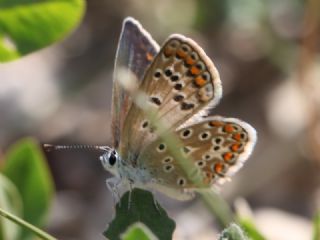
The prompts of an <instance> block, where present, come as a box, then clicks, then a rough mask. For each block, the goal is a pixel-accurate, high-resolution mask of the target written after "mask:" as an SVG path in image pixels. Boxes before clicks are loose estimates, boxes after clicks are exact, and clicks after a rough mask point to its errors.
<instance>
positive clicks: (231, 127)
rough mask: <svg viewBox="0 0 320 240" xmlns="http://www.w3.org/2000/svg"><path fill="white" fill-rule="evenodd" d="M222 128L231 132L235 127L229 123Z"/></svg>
mask: <svg viewBox="0 0 320 240" xmlns="http://www.w3.org/2000/svg"><path fill="white" fill-rule="evenodd" d="M223 130H224V131H225V132H227V133H232V132H233V131H234V130H235V129H234V127H233V126H232V125H231V124H226V125H225V126H224V128H223Z"/></svg>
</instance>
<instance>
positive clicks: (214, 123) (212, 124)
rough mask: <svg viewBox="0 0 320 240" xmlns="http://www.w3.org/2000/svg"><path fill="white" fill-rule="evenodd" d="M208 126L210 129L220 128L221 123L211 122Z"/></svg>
mask: <svg viewBox="0 0 320 240" xmlns="http://www.w3.org/2000/svg"><path fill="white" fill-rule="evenodd" d="M209 125H210V126H211V127H221V126H222V125H223V123H222V122H219V121H211V122H209Z"/></svg>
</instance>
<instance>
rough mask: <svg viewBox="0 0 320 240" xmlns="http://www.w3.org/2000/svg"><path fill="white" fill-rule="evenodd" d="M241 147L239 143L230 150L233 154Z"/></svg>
mask: <svg viewBox="0 0 320 240" xmlns="http://www.w3.org/2000/svg"><path fill="white" fill-rule="evenodd" d="M241 146H242V145H241V144H240V143H235V144H232V146H231V150H232V151H233V152H238V151H239V150H240V148H241Z"/></svg>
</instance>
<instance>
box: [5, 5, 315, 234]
mask: <svg viewBox="0 0 320 240" xmlns="http://www.w3.org/2000/svg"><path fill="white" fill-rule="evenodd" d="M127 16H132V17H135V18H136V19H137V20H139V21H140V22H141V24H142V25H143V26H144V28H145V29H146V30H147V31H148V32H150V34H151V35H152V36H153V37H154V39H155V40H156V41H157V42H158V43H159V44H160V45H161V44H162V42H163V41H164V40H165V39H166V38H167V37H168V35H170V34H172V33H180V34H184V35H186V36H188V37H191V38H193V39H194V40H195V41H196V42H198V43H199V45H200V46H202V47H203V48H204V50H205V51H206V53H207V54H208V56H209V57H210V58H211V59H212V60H213V62H214V63H215V65H216V66H217V68H218V70H219V72H220V75H221V79H222V84H223V91H224V96H223V98H222V100H221V102H220V104H219V105H218V106H217V107H216V108H215V109H213V110H212V114H213V115H222V116H226V117H236V118H240V119H242V120H244V121H246V122H248V123H250V124H251V125H252V126H254V127H255V128H256V129H257V132H258V142H257V145H256V148H255V150H254V152H253V155H252V156H251V157H250V159H249V160H248V161H247V163H246V164H245V166H244V167H243V168H242V169H241V170H240V172H239V173H237V174H236V176H235V177H234V178H233V180H232V181H231V182H229V183H226V184H225V185H223V186H222V187H220V188H219V189H218V191H219V192H220V193H221V194H222V196H223V197H224V198H225V199H226V200H227V201H228V202H229V203H230V204H231V205H234V204H235V203H236V204H235V207H236V209H240V210H241V211H242V212H244V213H243V214H249V215H251V216H252V217H253V218H254V220H255V222H256V224H257V226H258V228H259V230H261V232H262V233H263V234H264V235H265V236H266V237H267V238H268V239H273V240H278V239H279V240H280V239H291V240H295V239H297V240H298V239H299V240H302V239H311V235H312V234H311V232H312V226H311V225H312V223H311V218H312V217H313V216H314V214H315V211H316V209H317V208H319V205H320V189H319V187H320V184H319V183H320V181H319V180H320V174H319V168H320V55H319V53H320V35H319V33H320V31H319V30H320V27H319V23H320V2H319V1H317V0H309V1H303V0H282V1H276V0H261V1H255V0H225V1H219V0H201V1H196V0H176V1H169V0H162V1H154V0H152V1H151V0H140V1H129V0H118V1H111V0H87V11H86V15H85V17H84V19H83V21H82V23H81V25H80V26H79V27H78V28H77V29H76V30H75V31H74V32H73V33H72V34H71V35H70V36H69V37H68V38H67V39H65V40H64V41H62V42H60V43H58V44H55V45H54V46H51V47H49V48H46V49H44V50H41V51H39V52H36V53H34V54H31V55H29V56H27V57H24V58H23V59H21V60H18V61H14V62H12V63H7V64H2V65H0V79H1V87H0V112H1V118H0V149H1V151H2V152H4V151H5V150H6V149H7V147H8V146H10V145H11V144H12V143H14V142H15V141H16V140H18V139H20V138H21V137H24V136H33V137H35V138H36V139H39V141H40V142H41V143H53V144H91V145H93V144H98V145H110V144H111V131H110V130H111V129H110V126H111V124H110V123H111V112H110V111H111V89H112V71H113V64H114V57H115V52H116V47H117V41H118V38H119V34H120V31H121V24H122V20H123V19H124V18H125V17H127ZM46 155H47V158H48V162H49V166H50V169H51V171H52V174H53V177H54V180H55V184H56V190H57V193H56V197H55V200H54V203H53V206H52V210H51V213H50V216H49V224H48V229H49V232H51V233H52V234H53V235H55V236H56V237H57V238H59V239H81V240H82V239H101V240H102V239H105V238H104V237H103V236H102V234H101V233H102V232H103V231H104V230H105V228H106V225H107V223H108V222H109V221H110V220H111V219H112V217H113V214H114V209H113V206H114V203H113V201H112V197H111V194H110V192H109V191H108V190H107V188H106V185H105V179H106V178H108V177H110V174H109V173H107V172H105V171H104V170H103V168H102V166H101V164H100V162H99V160H98V157H99V153H92V152H88V151H81V152H80V151H63V152H59V151H56V152H50V153H46ZM157 198H158V199H159V201H160V203H161V204H162V205H163V206H165V208H166V209H167V211H168V214H169V215H170V216H171V217H172V218H173V219H175V220H176V222H177V230H176V233H175V239H215V238H216V236H217V233H218V232H219V231H220V230H219V229H218V228H217V225H216V224H215V220H214V218H212V216H210V214H209V213H208V212H207V210H206V208H205V206H204V205H203V204H202V202H201V201H199V199H198V198H196V199H195V200H192V201H190V202H177V201H175V200H171V199H168V198H166V197H163V196H160V195H158V196H157ZM239 198H244V199H246V201H247V203H245V202H244V201H243V200H241V199H239ZM247 204H249V206H250V207H251V210H250V209H248V208H247V207H246V206H247ZM288 234H290V235H288Z"/></svg>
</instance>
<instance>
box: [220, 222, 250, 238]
mask: <svg viewBox="0 0 320 240" xmlns="http://www.w3.org/2000/svg"><path fill="white" fill-rule="evenodd" d="M219 240H249V239H248V238H247V237H246V235H245V234H244V232H243V230H242V229H241V228H240V227H239V226H238V225H237V224H234V223H232V224H231V225H230V226H229V227H228V228H226V229H224V230H223V232H222V233H221V235H220V237H219Z"/></svg>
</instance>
